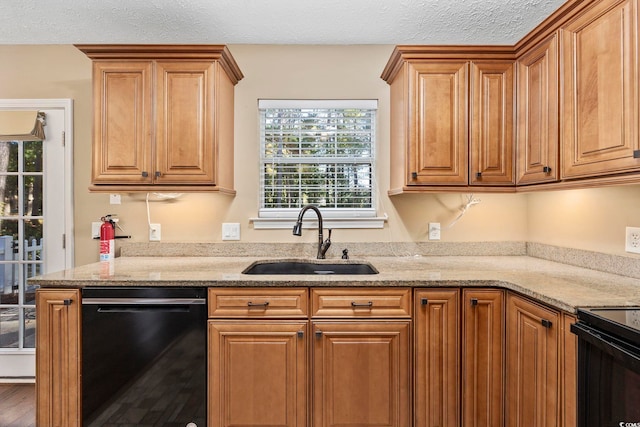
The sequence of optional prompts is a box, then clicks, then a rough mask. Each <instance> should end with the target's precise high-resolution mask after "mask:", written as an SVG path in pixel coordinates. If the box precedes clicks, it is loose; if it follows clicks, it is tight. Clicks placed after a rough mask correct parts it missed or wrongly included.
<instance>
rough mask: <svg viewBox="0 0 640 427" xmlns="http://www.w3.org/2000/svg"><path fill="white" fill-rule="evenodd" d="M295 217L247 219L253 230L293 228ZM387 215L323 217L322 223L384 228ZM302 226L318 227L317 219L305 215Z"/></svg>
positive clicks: (334, 227) (353, 227) (331, 225)
mask: <svg viewBox="0 0 640 427" xmlns="http://www.w3.org/2000/svg"><path fill="white" fill-rule="evenodd" d="M296 219H297V216H296V217H290V218H249V221H250V222H252V223H253V228H254V229H255V230H276V229H293V226H294V224H295V223H296ZM387 219H388V216H387V215H385V216H381V217H360V218H323V220H322V225H323V227H324V228H332V229H339V228H343V229H345V228H351V229H358V228H362V229H365V228H384V223H385V222H387ZM302 228H304V229H307V228H312V229H313V228H318V220H317V219H315V218H313V217H310V218H307V217H306V216H305V218H304V221H302Z"/></svg>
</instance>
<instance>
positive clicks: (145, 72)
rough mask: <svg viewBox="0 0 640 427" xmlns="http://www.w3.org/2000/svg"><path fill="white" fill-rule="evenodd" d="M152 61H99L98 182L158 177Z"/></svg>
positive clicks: (95, 149) (139, 181) (95, 117)
mask: <svg viewBox="0 0 640 427" xmlns="http://www.w3.org/2000/svg"><path fill="white" fill-rule="evenodd" d="M152 76H153V71H152V62H151V61H117V62H116V61H94V63H93V99H94V111H93V144H94V146H93V168H92V182H93V183H94V184H122V183H126V184H149V183H151V182H152V179H153V174H152V172H153V171H152V170H151V168H152V135H151V127H152V119H153V111H152V108H153V107H152V104H151V99H152V94H151V91H152V78H153V77H152Z"/></svg>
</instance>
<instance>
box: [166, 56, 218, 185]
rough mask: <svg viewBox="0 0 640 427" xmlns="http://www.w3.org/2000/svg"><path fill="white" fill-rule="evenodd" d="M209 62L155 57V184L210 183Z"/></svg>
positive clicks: (211, 84)
mask: <svg viewBox="0 0 640 427" xmlns="http://www.w3.org/2000/svg"><path fill="white" fill-rule="evenodd" d="M215 81H216V75H215V67H214V63H213V62H211V61H208V62H189V61H173V62H170V61H158V62H157V63H156V123H157V124H156V138H155V143H156V163H155V170H154V181H155V183H157V184H183V183H189V184H211V185H212V184H215V166H214V164H215V163H214V156H215V155H216V151H215V140H214V118H215V113H216V112H215V111H214V106H213V97H214V90H215V87H214V82H215Z"/></svg>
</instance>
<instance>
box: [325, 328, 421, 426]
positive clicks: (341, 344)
mask: <svg viewBox="0 0 640 427" xmlns="http://www.w3.org/2000/svg"><path fill="white" fill-rule="evenodd" d="M410 325H411V322H410V321H409V320H406V321H388V320H387V321H375V320H349V321H342V322H339V321H335V322H332V321H318V322H313V325H312V327H313V335H314V337H313V338H312V339H313V369H312V373H313V374H312V377H313V415H312V425H313V426H316V427H338V426H347V425H351V426H361V427H365V426H390V427H391V426H397V427H404V426H406V427H408V426H410V425H411V416H410V414H411V399H410V396H411V392H410V384H411V378H410V376H409V372H410V364H409V360H410V353H409V348H410V347H409V341H410V333H409V331H410V329H411V327H410Z"/></svg>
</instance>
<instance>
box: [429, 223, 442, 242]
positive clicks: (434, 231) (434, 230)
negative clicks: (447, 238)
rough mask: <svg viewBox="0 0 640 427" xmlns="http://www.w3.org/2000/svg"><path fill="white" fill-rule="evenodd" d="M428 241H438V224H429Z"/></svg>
mask: <svg viewBox="0 0 640 427" xmlns="http://www.w3.org/2000/svg"><path fill="white" fill-rule="evenodd" d="M429 240H440V223H439V222H430V223H429Z"/></svg>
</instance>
